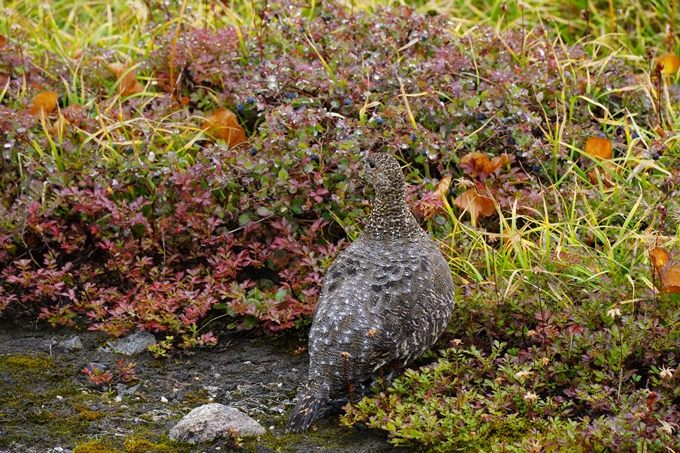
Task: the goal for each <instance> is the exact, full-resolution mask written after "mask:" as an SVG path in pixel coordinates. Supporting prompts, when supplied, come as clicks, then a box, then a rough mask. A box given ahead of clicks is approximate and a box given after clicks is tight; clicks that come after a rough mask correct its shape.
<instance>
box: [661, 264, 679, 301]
mask: <svg viewBox="0 0 680 453" xmlns="http://www.w3.org/2000/svg"><path fill="white" fill-rule="evenodd" d="M672 263H673V262H672V261H668V262H667V263H666V264H665V265H664V266H663V267H662V268H661V269H659V279H660V280H661V287H662V289H663V292H664V293H680V266H671V264H672Z"/></svg>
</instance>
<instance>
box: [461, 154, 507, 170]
mask: <svg viewBox="0 0 680 453" xmlns="http://www.w3.org/2000/svg"><path fill="white" fill-rule="evenodd" d="M508 162H510V158H509V157H508V155H507V154H505V153H503V154H501V155H500V156H498V157H494V158H493V159H491V160H489V156H487V155H486V154H484V153H478V152H474V153H470V154H466V155H465V156H463V158H462V159H461V160H460V163H459V164H458V165H459V166H460V167H461V168H462V169H463V170H467V172H468V173H473V174H480V173H486V174H487V175H489V174H491V173H493V172H495V171H496V170H498V169H499V168H501V167H502V166H503V165H507V164H508Z"/></svg>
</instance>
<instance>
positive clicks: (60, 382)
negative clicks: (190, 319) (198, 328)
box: [0, 320, 415, 453]
mask: <svg viewBox="0 0 680 453" xmlns="http://www.w3.org/2000/svg"><path fill="white" fill-rule="evenodd" d="M73 335H78V337H79V338H80V340H81V341H82V348H80V349H76V350H71V351H69V350H67V349H64V348H63V347H61V346H60V343H62V342H63V341H66V340H68V339H70V338H72V337H73ZM157 339H162V338H159V336H157ZM109 340H111V338H110V337H107V336H106V335H104V334H101V333H98V332H91V331H76V330H73V329H70V328H59V329H52V328H50V327H49V326H39V327H38V326H34V325H27V324H24V325H20V324H17V323H16V322H15V323H8V322H5V321H1V320H0V453H10V452H11V453H15V452H17V453H18V452H30V453H33V452H36V453H37V452H40V453H43V452H49V453H53V452H54V453H57V452H59V453H70V452H73V451H74V450H76V452H77V453H80V452H84V453H87V452H89V451H100V452H102V453H104V452H112V453H113V452H144V451H154V452H161V451H163V452H166V451H167V452H218V451H254V452H261V453H265V452H275V451H282V452H298V453H303V452H305V453H306V452H337V453H344V452H357V453H369V452H408V451H415V450H412V449H408V448H395V447H394V446H392V445H390V444H389V443H388V442H387V437H386V435H385V434H384V433H382V432H378V431H376V430H369V429H367V428H365V427H354V428H346V427H341V426H339V421H338V418H337V417H330V418H328V419H326V420H320V421H318V423H316V425H315V428H316V429H315V430H312V431H310V432H309V433H304V434H295V435H291V434H286V433H285V432H284V426H285V422H286V420H287V416H288V413H289V411H290V410H291V409H292V406H293V399H294V397H295V394H296V390H297V387H298V384H299V383H300V382H301V380H302V379H303V377H304V376H306V374H307V362H308V356H307V354H306V352H302V353H298V354H296V353H295V350H296V349H297V348H298V347H300V346H304V345H305V341H304V340H303V339H300V338H299V337H292V336H290V335H288V336H280V337H266V336H259V337H257V336H254V335H252V334H227V335H222V336H221V337H220V343H219V344H218V345H217V346H216V347H214V348H211V349H198V350H192V351H172V352H171V353H170V355H169V357H167V358H159V359H156V358H154V357H153V356H152V354H151V353H149V352H144V353H142V354H139V355H137V356H134V357H125V356H122V355H120V354H117V353H114V352H112V351H111V350H106V348H102V346H104V347H105V346H106V342H107V341H109ZM121 358H124V359H125V360H126V363H127V364H128V365H129V363H130V362H135V363H136V365H135V366H134V370H135V374H136V376H137V378H138V379H137V380H136V381H133V382H129V383H123V382H121V381H120V379H119V374H118V373H117V372H116V370H117V366H116V362H118V361H119V360H121ZM92 362H96V363H98V364H102V365H104V366H106V367H107V368H108V369H109V370H112V371H114V379H113V381H112V382H111V384H110V386H95V385H93V384H92V382H90V381H89V380H88V377H87V376H86V375H85V374H84V373H83V372H82V371H81V370H82V369H83V368H85V367H86V366H87V365H88V364H90V363H92ZM137 384H139V387H134V386H135V385H137ZM210 402H217V403H222V404H225V405H229V406H233V407H236V408H238V409H240V410H242V411H244V412H246V413H247V414H248V415H250V416H251V417H253V418H254V419H255V420H257V421H258V422H259V423H260V424H261V425H262V426H263V427H265V428H266V429H267V434H265V435H263V436H260V438H258V439H244V440H243V443H242V445H241V446H234V442H233V439H222V440H219V441H217V442H215V443H214V444H212V445H189V444H179V443H174V442H171V441H169V440H168V439H167V433H168V431H169V430H170V428H171V427H172V426H174V424H175V423H177V421H179V420H180V419H181V418H182V417H183V416H184V415H186V414H187V413H188V412H189V411H190V410H191V409H193V408H195V407H198V406H200V405H202V404H206V403H210ZM107 449H108V450H107Z"/></svg>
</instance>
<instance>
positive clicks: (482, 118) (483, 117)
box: [475, 112, 486, 121]
mask: <svg viewBox="0 0 680 453" xmlns="http://www.w3.org/2000/svg"><path fill="white" fill-rule="evenodd" d="M475 118H477V121H484V120H485V119H486V115H485V114H483V113H482V112H478V113H477V115H476V116H475Z"/></svg>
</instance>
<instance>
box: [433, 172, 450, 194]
mask: <svg viewBox="0 0 680 453" xmlns="http://www.w3.org/2000/svg"><path fill="white" fill-rule="evenodd" d="M449 187H451V175H447V176H444V177H443V178H442V179H440V180H439V183H438V184H437V189H436V190H435V193H436V194H437V195H438V196H439V198H441V199H442V200H446V194H447V193H449Z"/></svg>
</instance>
